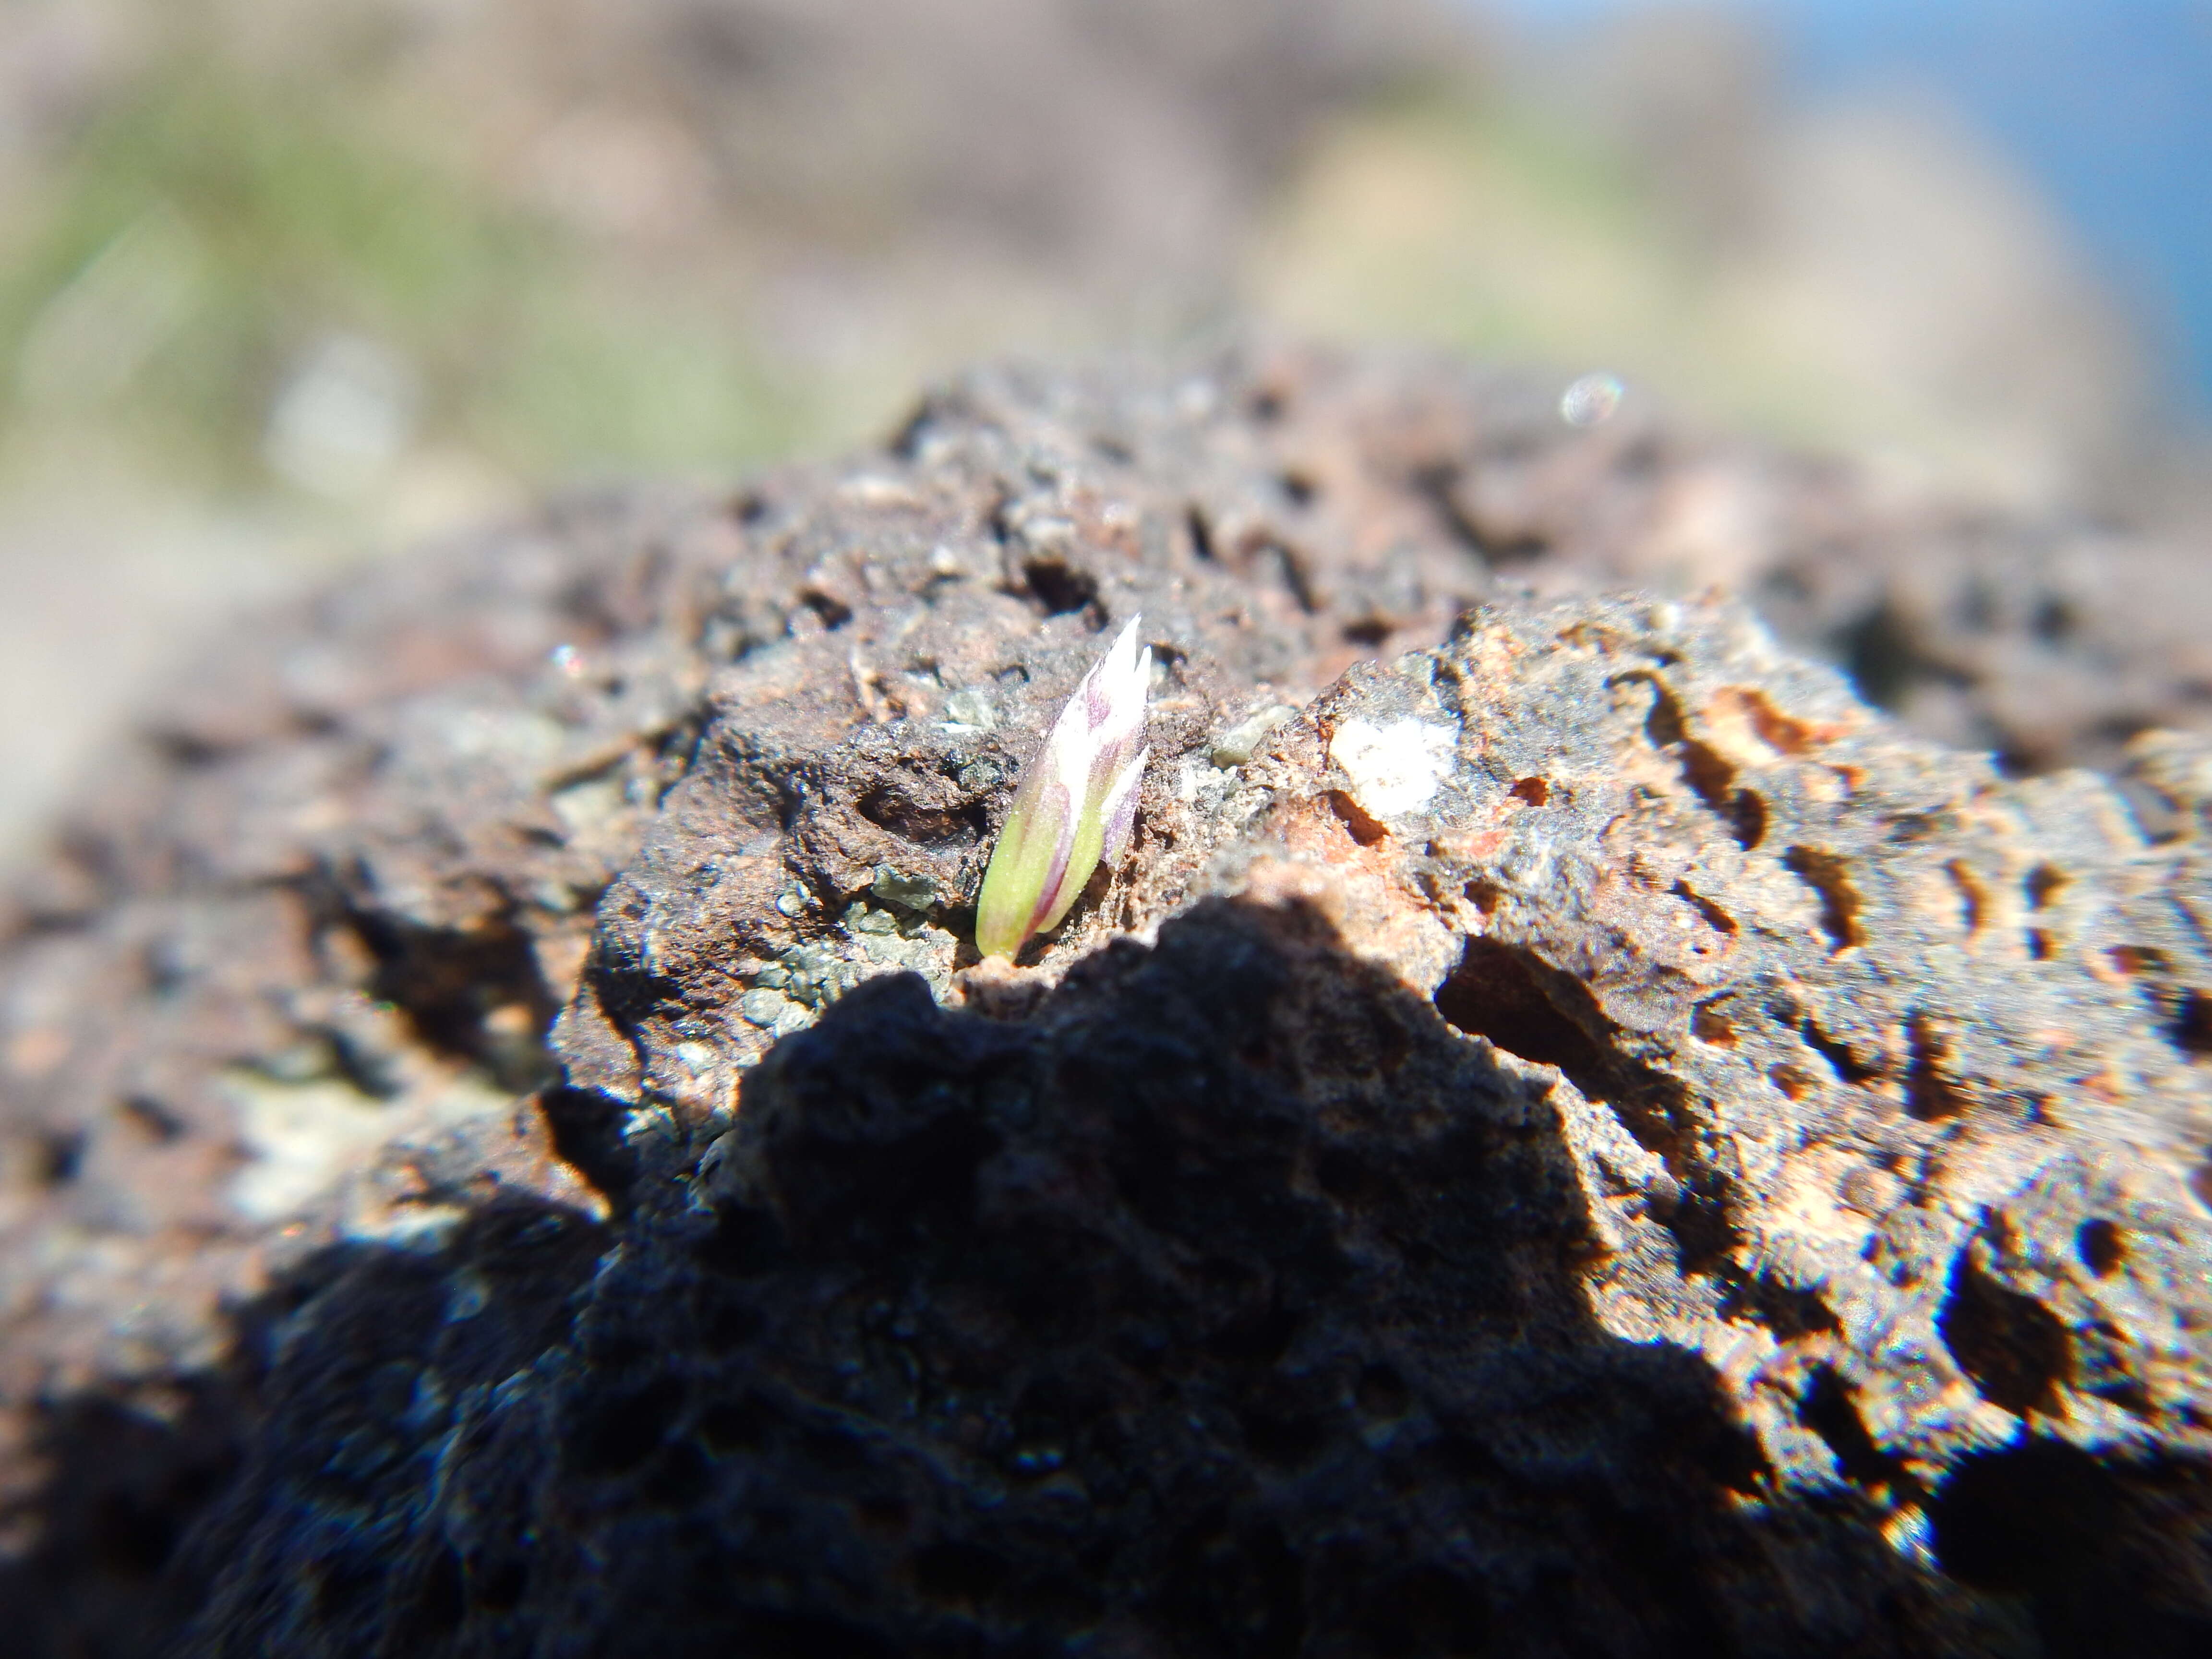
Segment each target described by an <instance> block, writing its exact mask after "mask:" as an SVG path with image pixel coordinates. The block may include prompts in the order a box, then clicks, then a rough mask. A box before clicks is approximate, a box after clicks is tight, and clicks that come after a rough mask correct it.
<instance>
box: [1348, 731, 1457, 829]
mask: <svg viewBox="0 0 2212 1659" xmlns="http://www.w3.org/2000/svg"><path fill="white" fill-rule="evenodd" d="M1453 747H1454V734H1453V732H1451V731H1450V730H1449V728H1448V727H1445V726H1431V725H1429V724H1428V723H1427V722H1426V721H1424V720H1414V719H1413V718H1412V717H1411V716H1410V715H1408V716H1407V717H1406V718H1404V719H1402V720H1389V721H1384V722H1382V723H1380V724H1378V723H1377V722H1376V721H1373V720H1346V721H1345V722H1344V723H1343V724H1342V725H1340V726H1338V727H1337V728H1336V735H1335V736H1334V738H1330V739H1329V744H1328V757H1329V759H1331V760H1332V761H1334V762H1335V763H1336V764H1337V765H1338V767H1339V768H1340V769H1342V770H1343V772H1344V774H1345V775H1346V776H1347V777H1349V778H1350V779H1351V780H1352V796H1353V798H1354V799H1357V800H1358V803H1359V805H1361V806H1362V807H1363V808H1364V809H1365V810H1366V811H1370V812H1371V813H1373V814H1374V815H1375V816H1376V817H1383V818H1388V817H1402V816H1404V815H1405V814H1406V813H1408V812H1418V811H1420V810H1421V808H1423V807H1424V806H1426V805H1428V804H1429V800H1430V799H1431V797H1432V796H1433V795H1434V794H1435V793H1437V784H1439V783H1440V782H1442V781H1443V777H1444V775H1445V774H1446V773H1448V772H1449V771H1450V770H1451V764H1452V749H1453Z"/></svg>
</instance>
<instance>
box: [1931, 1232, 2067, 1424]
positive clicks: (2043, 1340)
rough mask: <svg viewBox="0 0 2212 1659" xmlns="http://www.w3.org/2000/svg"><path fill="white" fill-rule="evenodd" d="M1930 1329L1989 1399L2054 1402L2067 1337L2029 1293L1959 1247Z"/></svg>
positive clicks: (2008, 1406) (2019, 1405)
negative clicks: (2003, 1281)
mask: <svg viewBox="0 0 2212 1659" xmlns="http://www.w3.org/2000/svg"><path fill="white" fill-rule="evenodd" d="M1936 1330H1937V1332H1938V1333H1939V1334H1941V1335H1942V1339H1943V1346H1945V1347H1947V1348H1948V1349H1950V1351H1951V1356H1952V1358H1954V1359H1956V1360H1957V1361H1958V1362H1959V1369H1960V1370H1962V1371H1964V1372H1966V1375H1967V1376H1969V1377H1970V1378H1972V1381H1973V1384H1974V1387H1975V1388H1976V1389H1978V1390H1979V1391H1980V1393H1981V1395H1982V1397H1983V1398H1984V1400H1987V1401H1989V1402H1990V1404H1991V1405H1994V1406H2001V1407H2003V1408H2004V1409H2005V1410H2007V1411H2008V1412H2012V1413H2016V1414H2019V1415H2021V1416H2025V1415H2026V1414H2027V1413H2029V1412H2031V1411H2049V1410H2051V1409H2053V1408H2054V1407H2056V1406H2057V1390H2058V1386H2059V1384H2060V1383H2064V1382H2067V1381H2069V1379H2070V1378H2071V1376H2072V1375H2073V1370H2074V1339H2073V1338H2072V1336H2071V1335H2070V1334H2069V1333H2068V1331H2067V1329H2066V1327H2065V1325H2064V1324H2063V1322H2061V1321H2060V1320H2059V1318H2058V1316H2057V1315H2056V1314H2054V1313H2052V1312H2051V1310H2049V1309H2048V1308H2046V1307H2045V1306H2044V1305H2043V1304H2041V1303H2040V1302H2038V1301H2037V1300H2035V1298H2034V1297H2028V1296H2022V1295H2021V1293H2020V1292H2019V1291H2015V1290H2012V1289H2010V1288H2008V1286H2006V1285H2001V1284H1999V1283H1998V1282H1997V1281H1996V1279H1992V1278H1990V1276H1989V1275H1988V1274H1987V1273H1984V1272H1983V1271H1982V1270H1981V1269H1980V1268H1979V1267H1976V1266H1975V1265H1974V1263H1973V1261H1972V1258H1971V1257H1969V1256H1967V1255H1965V1254H1964V1253H1961V1254H1960V1257H1959V1261H1958V1265H1957V1266H1956V1267H1954V1268H1953V1270H1952V1273H1951V1293H1950V1295H1949V1297H1947V1298H1946V1299H1945V1301H1944V1304H1943V1308H1942V1312H1941V1313H1940V1314H1938V1315H1937V1316H1936Z"/></svg>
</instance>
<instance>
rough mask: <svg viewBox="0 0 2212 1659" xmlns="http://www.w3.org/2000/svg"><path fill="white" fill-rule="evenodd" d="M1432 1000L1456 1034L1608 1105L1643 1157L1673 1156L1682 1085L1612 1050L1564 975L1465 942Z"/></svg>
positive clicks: (1525, 956) (1518, 953)
mask: <svg viewBox="0 0 2212 1659" xmlns="http://www.w3.org/2000/svg"><path fill="white" fill-rule="evenodd" d="M1435 1000H1436V1006H1437V1012H1438V1013H1439V1014H1441V1015H1443V1018H1445V1019H1446V1020H1448V1021H1449V1022H1450V1023H1451V1024H1453V1025H1455V1026H1456V1027H1457V1028H1458V1029H1459V1030H1462V1031H1466V1032H1468V1033H1469V1034H1470V1035H1473V1036H1482V1037H1487V1038H1489V1039H1490V1041H1491V1042H1494V1043H1496V1044H1497V1045H1498V1047H1499V1048H1503V1049H1504V1050H1505V1051H1506V1052H1507V1053H1508V1054H1517V1055H1519V1056H1520V1057H1521V1058H1522V1059H1523V1060H1535V1061H1537V1062H1538V1063H1539V1064H1541V1065H1545V1066H1558V1067H1559V1070H1560V1071H1562V1072H1563V1073H1565V1074H1566V1076H1567V1079H1568V1080H1569V1081H1570V1082H1571V1083H1572V1084H1573V1085H1575V1087H1577V1089H1579V1090H1581V1091H1583V1094H1584V1095H1585V1096H1587V1097H1589V1098H1590V1099H1592V1100H1599V1101H1604V1102H1606V1103H1608V1104H1609V1105H1611V1106H1612V1107H1613V1110H1614V1112H1615V1113H1616V1114H1617V1115H1619V1116H1620V1120H1621V1121H1622V1122H1623V1123H1624V1124H1626V1126H1627V1127H1628V1130H1629V1133H1631V1134H1632V1135H1634V1136H1635V1137H1636V1139H1637V1140H1638V1143H1639V1144H1640V1145H1642V1146H1644V1148H1645V1149H1646V1150H1647V1151H1651V1152H1658V1153H1660V1154H1661V1155H1662V1157H1663V1156H1666V1155H1668V1153H1671V1152H1673V1151H1674V1150H1675V1145H1676V1141H1677V1139H1678V1137H1677V1134H1676V1131H1675V1128H1674V1114H1675V1112H1676V1110H1677V1109H1679V1107H1680V1103H1681V1097H1682V1085H1680V1083H1679V1082H1677V1081H1676V1080H1675V1079H1673V1078H1670V1077H1668V1076H1667V1075H1666V1074H1665V1073H1662V1072H1659V1071H1656V1070H1655V1069H1654V1068H1652V1067H1650V1066H1644V1065H1643V1064H1642V1063H1640V1062H1639V1061H1637V1060H1632V1059H1630V1058H1629V1057H1628V1056H1627V1055H1626V1054H1621V1053H1620V1052H1619V1051H1618V1050H1617V1049H1615V1048H1613V1047H1612V1046H1611V1044H1610V1043H1609V1042H1608V1041H1607V1037H1606V1036H1603V1035H1601V1034H1603V1033H1608V1032H1609V1031H1610V1030H1611V1022H1609V1021H1608V1020H1607V1018H1606V1017H1605V1012H1604V1011H1603V1010H1602V1009H1601V1008H1600V1007H1599V1006H1598V1003H1597V999H1596V998H1595V997H1594V996H1593V995H1591V994H1590V992H1589V987H1586V986H1585V985H1583V982H1582V981H1580V980H1577V978H1575V977H1574V976H1573V975H1571V974H1568V973H1565V972H1562V971H1561V970H1560V969H1557V968H1553V967H1552V966H1551V965H1550V964H1549V963H1545V962H1543V961H1541V960H1540V959H1539V958H1538V957H1535V956H1534V954H1533V953H1532V952H1530V951H1525V950H1522V949H1521V948H1519V947H1518V946H1515V945H1505V944H1502V943H1500V942H1499V941H1498V940H1496V939H1469V940H1468V943H1467V949H1466V951H1465V952H1464V953H1463V954H1462V957H1460V963H1459V966H1458V967H1456V968H1455V969H1453V970H1452V972H1451V974H1450V975H1449V976H1448V977H1447V978H1446V979H1445V981H1444V982H1443V984H1442V985H1440V986H1438V987H1437V993H1436V999H1435Z"/></svg>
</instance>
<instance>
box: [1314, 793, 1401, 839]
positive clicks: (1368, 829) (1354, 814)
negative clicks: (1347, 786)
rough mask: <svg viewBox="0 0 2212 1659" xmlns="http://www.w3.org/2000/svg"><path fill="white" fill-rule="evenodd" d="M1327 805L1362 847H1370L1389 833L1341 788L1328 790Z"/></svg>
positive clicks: (1387, 829) (1387, 828)
mask: <svg viewBox="0 0 2212 1659" xmlns="http://www.w3.org/2000/svg"><path fill="white" fill-rule="evenodd" d="M1328 806H1329V811H1332V812H1334V813H1335V814H1336V816H1337V817H1339V818H1340V819H1341V820H1342V821H1343V823H1344V827H1345V829H1347V830H1348V831H1350V832H1351V835H1352V840H1354V841H1356V842H1358V843H1359V844H1360V845H1361V846H1362V847H1372V846H1374V845H1375V843H1376V842H1378V841H1381V840H1382V839H1383V837H1384V836H1388V835H1389V833H1390V831H1389V827H1388V826H1387V825H1385V824H1384V823H1383V822H1382V821H1381V820H1380V819H1378V818H1376V817H1372V816H1370V814H1369V812H1368V811H1367V809H1366V808H1365V807H1364V806H1362V805H1360V804H1359V803H1358V801H1356V800H1354V799H1352V797H1351V796H1350V795H1349V794H1347V793H1346V792H1345V791H1343V790H1341V789H1332V790H1330V791H1329V792H1328Z"/></svg>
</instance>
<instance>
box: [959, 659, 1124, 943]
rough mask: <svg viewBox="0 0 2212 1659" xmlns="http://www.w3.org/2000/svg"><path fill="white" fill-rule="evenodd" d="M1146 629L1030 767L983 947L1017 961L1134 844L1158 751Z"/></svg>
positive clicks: (997, 853)
mask: <svg viewBox="0 0 2212 1659" xmlns="http://www.w3.org/2000/svg"><path fill="white" fill-rule="evenodd" d="M1137 622H1138V618H1136V617H1131V618H1130V619H1129V625H1128V626H1127V628H1125V629H1122V630H1121V633H1120V635H1117V636H1116V637H1115V641H1114V643H1113V645H1112V646H1111V647H1109V648H1108V650H1107V653H1106V654H1105V656H1104V657H1103V659H1100V661H1099V662H1098V663H1097V665H1095V666H1094V667H1093V668H1092V669H1091V671H1090V672H1089V673H1088V674H1085V676H1084V677H1083V683H1082V684H1079V685H1078V686H1077V687H1076V688H1075V695H1074V696H1072V697H1070V698H1069V699H1068V700H1067V707H1066V708H1063V709H1061V710H1060V719H1059V720H1058V721H1057V722H1055V723H1054V726H1053V728H1052V735H1051V737H1049V738H1047V739H1046V740H1045V745H1044V748H1043V750H1042V751H1041V752H1040V753H1039V754H1038V756H1037V757H1036V759H1035V760H1033V761H1031V762H1030V769H1029V770H1028V771H1027V772H1026V773H1024V775H1023V777H1022V785H1021V788H1020V789H1019V791H1018V792H1017V793H1016V794H1015V796H1014V807H1013V811H1011V812H1009V813H1008V814H1007V815H1006V827H1005V828H1004V829H1001V830H1000V832H999V844H998V846H997V847H995V848H993V849H992V852H991V867H990V869H989V870H987V872H985V873H984V876H983V891H982V896H981V898H979V899H978V900H977V902H976V906H975V948H976V949H977V950H979V951H981V952H982V953H983V954H984V955H985V956H987V957H1006V959H1007V960H1009V961H1012V959H1013V957H1014V956H1015V955H1016V954H1017V953H1018V951H1020V950H1021V948H1022V946H1023V945H1024V944H1026V943H1028V941H1029V939H1030V935H1031V934H1033V933H1043V932H1044V931H1045V930H1047V929H1048V928H1050V927H1057V926H1058V925H1059V923H1060V918H1061V917H1062V916H1065V915H1066V914H1067V911H1068V907H1069V906H1070V905H1072V904H1073V903H1074V902H1075V896H1076V895H1077V894H1078V893H1080V892H1081V891H1082V890H1083V884H1084V883H1085V882H1087V881H1089V880H1090V879H1091V872H1092V871H1093V870H1095V869H1097V867H1098V864H1099V860H1101V859H1103V860H1105V861H1106V862H1107V863H1109V864H1111V863H1113V862H1114V860H1116V859H1118V858H1120V857H1121V851H1122V849H1123V848H1125V847H1127V845H1128V844H1129V831H1130V829H1132V828H1133V826H1134V824H1135V823H1136V819H1137V784H1138V781H1139V780H1140V779H1141V778H1142V777H1143V776H1144V775H1145V762H1146V760H1147V759H1148V758H1150V757H1151V755H1152V750H1150V749H1147V748H1143V747H1140V746H1139V745H1140V744H1142V743H1143V741H1144V735H1145V698H1146V694H1147V693H1148V692H1149V691H1150V690H1151V689H1152V647H1149V646H1147V647H1146V648H1145V649H1143V650H1142V651H1139V649H1138V648H1137Z"/></svg>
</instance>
